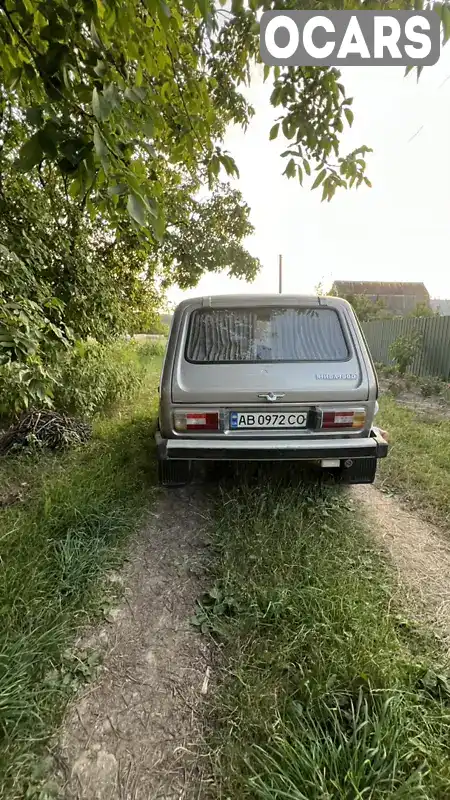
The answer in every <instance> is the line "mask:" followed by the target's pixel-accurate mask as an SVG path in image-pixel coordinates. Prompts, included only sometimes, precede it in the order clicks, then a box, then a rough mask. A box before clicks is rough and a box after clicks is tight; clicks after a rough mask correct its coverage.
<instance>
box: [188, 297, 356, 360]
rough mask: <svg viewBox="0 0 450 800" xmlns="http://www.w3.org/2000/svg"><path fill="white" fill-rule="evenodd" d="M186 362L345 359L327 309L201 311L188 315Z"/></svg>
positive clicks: (344, 349)
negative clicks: (189, 317) (189, 316)
mask: <svg viewBox="0 0 450 800" xmlns="http://www.w3.org/2000/svg"><path fill="white" fill-rule="evenodd" d="M185 356H186V359H187V360H188V361H191V362H193V363H195V364H217V363H221V364H230V363H252V362H253V363H255V362H260V361H263V362H264V361H265V362H277V361H278V362H279V361H346V360H347V359H348V357H349V351H348V347H347V343H346V340H345V337H344V333H343V330H342V327H341V322H340V319H339V316H338V314H337V313H336V311H334V310H333V309H330V308H279V307H277V308H227V309H224V308H207V309H201V310H198V311H194V312H193V313H192V315H191V319H190V325H189V331H188V338H187V344H186V353H185Z"/></svg>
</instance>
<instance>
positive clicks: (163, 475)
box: [158, 458, 192, 488]
mask: <svg viewBox="0 0 450 800" xmlns="http://www.w3.org/2000/svg"><path fill="white" fill-rule="evenodd" d="M191 478H192V462H191V461H187V460H184V459H183V460H182V459H174V458H170V459H169V458H159V459H158V479H159V484H160V486H167V487H170V488H176V487H179V486H186V485H187V484H188V483H190V481H191Z"/></svg>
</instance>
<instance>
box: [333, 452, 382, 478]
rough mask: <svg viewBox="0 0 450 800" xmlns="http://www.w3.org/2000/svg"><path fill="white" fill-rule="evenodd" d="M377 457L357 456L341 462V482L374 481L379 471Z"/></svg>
mask: <svg viewBox="0 0 450 800" xmlns="http://www.w3.org/2000/svg"><path fill="white" fill-rule="evenodd" d="M377 464H378V459H377V458H355V459H347V460H346V461H342V462H341V468H340V470H339V473H338V475H339V478H338V481H339V483H344V484H355V483H373V482H374V480H375V475H376V473H377Z"/></svg>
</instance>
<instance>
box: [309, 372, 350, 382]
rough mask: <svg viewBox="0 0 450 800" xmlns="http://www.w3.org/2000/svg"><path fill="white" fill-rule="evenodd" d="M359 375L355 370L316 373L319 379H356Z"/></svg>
mask: <svg viewBox="0 0 450 800" xmlns="http://www.w3.org/2000/svg"><path fill="white" fill-rule="evenodd" d="M357 378H358V376H357V375H356V374H355V373H353V372H345V373H338V374H334V375H332V374H330V373H328V372H319V373H316V380H317V381H356V380H357Z"/></svg>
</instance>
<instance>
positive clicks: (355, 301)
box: [345, 294, 394, 322]
mask: <svg viewBox="0 0 450 800" xmlns="http://www.w3.org/2000/svg"><path fill="white" fill-rule="evenodd" d="M345 300H347V302H348V303H350V305H351V306H352V308H353V310H354V312H355V314H356V316H357V317H358V319H359V321H360V322H371V321H372V320H377V319H392V317H393V316H394V315H393V314H392V312H390V311H389V309H387V308H386V305H385V303H384V301H383V300H376V301H375V302H373V300H370V298H369V297H367V296H366V295H364V294H348V295H345Z"/></svg>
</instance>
